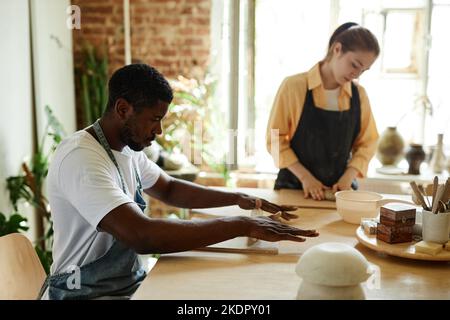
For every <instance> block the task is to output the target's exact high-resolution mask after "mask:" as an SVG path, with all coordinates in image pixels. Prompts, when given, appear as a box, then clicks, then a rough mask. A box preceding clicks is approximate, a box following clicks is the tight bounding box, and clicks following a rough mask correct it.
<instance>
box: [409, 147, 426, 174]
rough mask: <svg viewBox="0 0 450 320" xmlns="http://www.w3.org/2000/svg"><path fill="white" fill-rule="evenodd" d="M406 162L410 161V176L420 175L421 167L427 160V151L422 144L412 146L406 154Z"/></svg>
mask: <svg viewBox="0 0 450 320" xmlns="http://www.w3.org/2000/svg"><path fill="white" fill-rule="evenodd" d="M405 158H406V161H408V164H409V168H408V174H420V165H421V164H422V162H423V161H424V160H425V151H424V150H423V148H422V145H421V144H410V146H409V149H408V151H407V152H406V154H405Z"/></svg>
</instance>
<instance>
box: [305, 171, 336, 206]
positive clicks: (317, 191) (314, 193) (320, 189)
mask: <svg viewBox="0 0 450 320" xmlns="http://www.w3.org/2000/svg"><path fill="white" fill-rule="evenodd" d="M301 182H302V185H303V193H304V195H305V199H307V198H309V197H311V198H313V199H314V200H323V199H325V194H324V190H326V189H330V188H329V187H327V186H324V185H323V184H322V182H320V181H319V180H317V179H316V178H315V177H314V176H313V175H312V174H307V175H305V176H304V177H303V178H302V179H301Z"/></svg>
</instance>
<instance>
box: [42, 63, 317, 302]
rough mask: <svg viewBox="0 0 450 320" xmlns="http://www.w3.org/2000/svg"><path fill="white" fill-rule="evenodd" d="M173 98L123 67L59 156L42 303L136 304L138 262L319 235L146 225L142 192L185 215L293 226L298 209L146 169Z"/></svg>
mask: <svg viewBox="0 0 450 320" xmlns="http://www.w3.org/2000/svg"><path fill="white" fill-rule="evenodd" d="M172 98H173V95H172V89H171V88H170V86H169V83H168V82H167V81H166V80H165V79H164V77H163V76H162V75H161V74H160V73H159V72H158V71H157V70H155V69H154V68H152V67H150V66H147V65H145V64H133V65H128V66H125V67H123V68H121V69H119V70H118V71H116V72H115V73H114V74H113V76H112V77H111V79H110V81H109V100H108V105H107V108H106V111H105V113H104V115H103V116H102V118H101V119H99V120H97V121H96V122H95V123H94V125H92V126H90V127H88V128H86V129H85V130H81V131H78V132H76V133H74V134H73V135H72V136H71V137H69V138H67V139H65V140H64V141H63V142H61V144H60V145H59V146H58V148H57V150H56V152H55V155H54V158H53V160H52V163H51V166H50V168H49V174H48V196H49V201H50V206H51V208H52V217H53V228H54V246H53V255H54V263H53V265H52V268H51V276H50V277H48V278H47V279H46V283H45V285H44V286H43V290H41V291H42V292H44V298H49V299H95V298H104V297H107V298H129V297H130V296H131V295H132V294H133V293H134V291H135V290H136V289H137V287H138V286H139V284H140V282H141V281H142V280H143V279H144V277H145V271H144V269H143V268H142V266H141V265H140V263H139V259H138V254H148V253H168V252H177V251H184V250H191V249H195V248H199V247H203V246H207V245H211V244H214V243H217V242H221V241H224V240H228V239H231V238H234V237H238V236H248V237H253V238H258V239H263V240H267V241H280V240H291V241H298V242H301V241H305V239H304V238H302V237H301V236H307V237H312V236H317V235H318V234H317V233H316V232H315V231H314V230H300V229H297V228H294V227H291V226H287V225H284V224H282V223H280V222H278V221H275V220H273V219H269V218H267V217H261V218H249V217H226V218H217V219H208V220H204V221H198V220H195V221H186V220H172V219H152V218H149V217H147V216H146V215H144V214H143V211H144V209H145V206H146V205H145V201H144V200H143V197H142V192H145V193H147V194H148V195H150V196H151V197H154V198H156V199H159V200H161V201H164V202H165V203H167V204H169V205H172V206H177V207H183V208H207V207H220V206H229V205H239V207H241V208H243V209H253V208H261V209H262V210H265V211H268V212H271V213H278V212H281V214H282V216H283V217H284V218H285V219H289V218H291V217H292V215H291V214H289V213H287V212H286V211H289V210H293V208H291V207H285V206H278V205H275V204H273V203H270V202H268V201H265V200H262V199H258V198H255V197H251V196H248V195H245V194H240V193H232V192H223V191H217V190H212V189H209V188H206V187H202V186H200V185H197V184H193V183H189V182H186V181H182V180H178V179H174V178H171V177H169V176H168V175H167V174H166V173H164V172H163V171H162V170H161V169H160V168H159V167H158V166H157V165H156V164H154V163H153V162H151V161H150V160H148V159H147V157H146V156H145V154H144V153H143V152H140V151H142V149H144V148H145V147H147V146H149V145H150V144H151V141H152V140H154V139H155V137H156V135H158V134H161V133H162V128H161V121H162V119H163V118H164V115H165V114H166V113H167V109H168V106H169V104H170V102H171V101H172Z"/></svg>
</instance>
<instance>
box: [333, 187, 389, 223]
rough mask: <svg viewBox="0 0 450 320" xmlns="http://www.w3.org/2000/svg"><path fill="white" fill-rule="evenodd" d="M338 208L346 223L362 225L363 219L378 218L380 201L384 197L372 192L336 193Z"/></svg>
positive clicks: (349, 191) (350, 191)
mask: <svg viewBox="0 0 450 320" xmlns="http://www.w3.org/2000/svg"><path fill="white" fill-rule="evenodd" d="M335 196H336V208H337V212H338V213H339V215H340V216H341V217H342V219H344V221H345V222H348V223H353V224H360V223H361V218H376V217H377V215H378V207H379V206H378V201H379V200H381V199H383V196H382V195H381V194H379V193H376V192H370V191H353V190H346V191H339V192H336V194H335Z"/></svg>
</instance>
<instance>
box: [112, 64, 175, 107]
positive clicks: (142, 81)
mask: <svg viewBox="0 0 450 320" xmlns="http://www.w3.org/2000/svg"><path fill="white" fill-rule="evenodd" d="M108 90H109V96H108V105H107V107H106V112H108V111H111V110H112V109H113V108H114V105H115V103H116V101H117V99H119V98H123V99H125V100H126V101H127V102H128V103H130V104H131V105H132V106H133V108H134V110H135V111H139V110H141V109H142V108H144V107H152V106H154V105H155V104H156V103H157V102H158V101H163V102H167V103H171V102H172V99H173V91H172V88H171V87H170V84H169V82H168V81H167V80H166V79H165V78H164V76H163V75H162V74H161V73H160V72H159V71H158V70H156V69H155V68H153V67H151V66H149V65H147V64H143V63H138V64H130V65H127V66H124V67H122V68H120V69H118V70H116V71H115V72H114V73H113V75H112V76H111V79H109V83H108Z"/></svg>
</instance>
